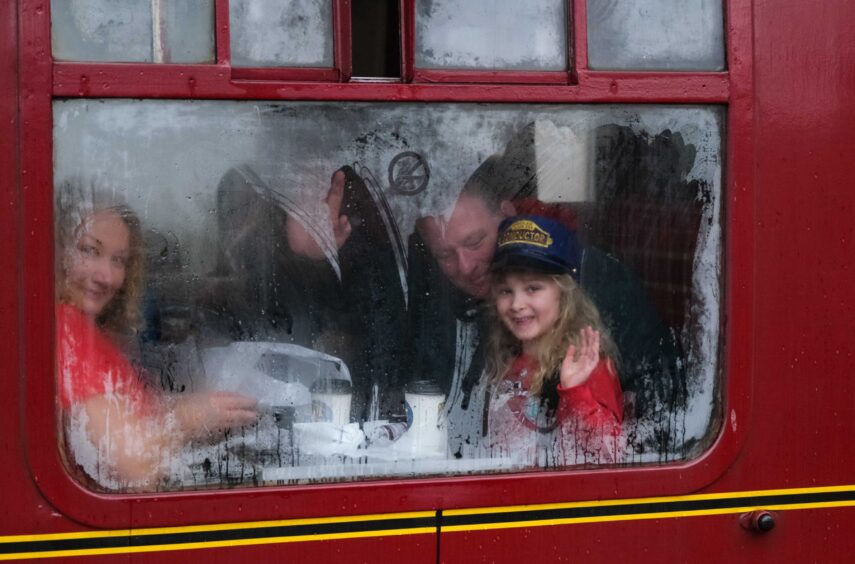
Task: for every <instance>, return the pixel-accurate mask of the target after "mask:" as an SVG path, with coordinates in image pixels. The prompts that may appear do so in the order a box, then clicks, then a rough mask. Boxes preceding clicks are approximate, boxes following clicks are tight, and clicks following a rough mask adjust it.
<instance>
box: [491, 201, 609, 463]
mask: <svg viewBox="0 0 855 564" xmlns="http://www.w3.org/2000/svg"><path fill="white" fill-rule="evenodd" d="M580 261H581V252H580V250H579V245H578V243H577V241H576V238H575V234H574V233H573V232H571V231H569V230H568V229H566V228H565V227H564V226H562V225H561V224H559V223H557V222H554V221H552V220H550V219H547V218H544V217H539V216H516V217H512V218H509V219H506V220H504V221H503V222H502V224H501V225H500V226H499V239H498V243H497V248H496V253H495V255H494V257H493V260H492V263H491V271H492V276H493V290H492V293H493V305H494V314H495V316H496V318H497V319H496V320H495V322H494V324H493V329H492V332H491V336H490V344H489V352H488V357H487V371H488V374H489V375H490V378H491V384H492V386H491V400H490V407H489V414H488V416H489V421H488V430H489V437H488V440H489V446H490V448H491V450H492V452H493V453H494V455H503V456H513V457H518V458H519V459H520V460H521V461H522V462H523V463H525V464H536V465H540V466H552V465H565V464H582V463H608V462H615V461H616V460H617V458H618V455H619V451H620V450H621V449H620V446H619V435H620V426H621V422H622V420H623V394H622V392H621V389H620V383H619V381H618V378H617V372H616V370H617V369H616V358H617V351H616V350H615V346H614V344H613V342H612V341H611V339H610V338H609V335H608V333H607V332H606V330H605V328H604V326H603V322H602V321H601V319H600V315H599V313H598V312H597V308H596V307H595V306H594V304H593V303H592V302H591V300H590V299H589V298H588V297H587V296H586V295H585V293H584V291H583V290H582V289H581V288H580V287H579V285H578V283H577V279H578V272H579V265H580Z"/></svg>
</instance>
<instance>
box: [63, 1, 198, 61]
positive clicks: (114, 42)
mask: <svg viewBox="0 0 855 564" xmlns="http://www.w3.org/2000/svg"><path fill="white" fill-rule="evenodd" d="M51 37H52V44H53V56H54V58H55V59H57V60H64V61H106V62H142V63H209V62H213V61H214V0H187V1H182V2H174V1H168V0H51Z"/></svg>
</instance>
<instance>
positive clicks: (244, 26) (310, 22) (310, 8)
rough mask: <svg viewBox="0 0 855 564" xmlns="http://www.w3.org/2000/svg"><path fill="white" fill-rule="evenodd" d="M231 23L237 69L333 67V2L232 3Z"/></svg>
mask: <svg viewBox="0 0 855 564" xmlns="http://www.w3.org/2000/svg"><path fill="white" fill-rule="evenodd" d="M229 23H230V26H231V52H232V62H233V63H234V65H235V66H242V67H331V66H333V39H332V3H331V2H328V1H324V0H231V1H230V2H229Z"/></svg>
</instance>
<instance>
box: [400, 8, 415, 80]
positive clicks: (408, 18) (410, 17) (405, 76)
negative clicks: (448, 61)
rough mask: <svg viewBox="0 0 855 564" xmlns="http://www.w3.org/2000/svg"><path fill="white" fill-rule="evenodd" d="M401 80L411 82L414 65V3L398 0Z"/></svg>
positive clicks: (413, 75) (413, 76)
mask: <svg viewBox="0 0 855 564" xmlns="http://www.w3.org/2000/svg"><path fill="white" fill-rule="evenodd" d="M400 2H401V3H400V16H401V37H400V40H401V82H413V80H414V78H415V67H416V3H415V0H400Z"/></svg>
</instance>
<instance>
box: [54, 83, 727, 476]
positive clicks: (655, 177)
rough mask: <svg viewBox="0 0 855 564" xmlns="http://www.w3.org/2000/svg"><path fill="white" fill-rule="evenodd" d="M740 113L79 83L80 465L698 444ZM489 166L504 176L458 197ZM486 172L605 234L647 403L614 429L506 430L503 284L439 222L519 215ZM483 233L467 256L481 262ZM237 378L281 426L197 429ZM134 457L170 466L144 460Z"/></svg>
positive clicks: (69, 129) (72, 373)
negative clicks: (494, 200) (176, 92)
mask: <svg viewBox="0 0 855 564" xmlns="http://www.w3.org/2000/svg"><path fill="white" fill-rule="evenodd" d="M724 117H725V116H724V111H723V110H722V109H721V108H718V107H703V106H656V105H645V106H632V105H626V106H607V105H596V106H594V105H591V106H572V107H568V106H566V105H523V104H515V105H483V104H432V105H428V104H414V103H409V104H404V103H397V104H396V103H370V104H369V103H339V102H336V103H322V102H317V103H316V102H283V103H274V102H263V103H260V102H235V101H162V100H161V101H153V100H152V101H139V100H121V99H109V100H85V99H80V100H60V101H56V102H54V148H55V154H54V162H55V171H54V174H55V179H56V187H55V201H56V206H57V210H56V217H57V231H56V232H57V237H58V241H57V242H58V249H60V250H59V252H58V253H57V254H58V258H57V260H58V264H57V275H58V278H57V288H58V291H57V295H58V296H59V297H60V298H59V303H58V306H57V312H58V313H57V320H58V323H59V326H58V331H57V335H58V337H57V339H58V341H57V343H58V344H57V346H58V355H57V356H58V359H59V363H60V364H59V366H58V371H57V377H58V380H57V387H58V390H59V396H60V397H59V401H58V405H59V406H60V410H61V418H62V421H63V423H64V429H65V433H64V443H65V444H64V445H63V446H62V448H63V452H64V453H65V455H66V458H67V460H68V462H69V467H70V468H71V469H72V471H73V472H74V473H75V474H76V475H78V476H79V477H80V478H81V479H82V480H84V481H86V482H87V483H90V484H93V485H94V486H96V487H100V488H102V489H107V490H127V489H143V490H149V489H193V488H199V487H211V486H220V487H229V486H234V485H239V486H254V485H281V484H299V483H314V482H319V481H350V480H361V479H369V478H378V477H412V476H430V475H463V474H473V473H497V472H516V471H532V470H544V469H551V468H566V467H573V466H576V465H580V464H585V465H591V464H602V465H606V466H607V467H611V465H614V464H618V465H622V464H626V465H635V464H659V463H664V462H669V461H675V460H686V459H689V458H692V457H695V456H697V455H699V454H700V453H702V452H703V451H704V449H705V448H706V447H707V446H708V445H709V444H710V442H711V438H712V437H714V436H715V433H716V430H717V428H718V425H719V419H720V413H719V410H720V398H719V395H718V394H719V393H720V389H721V386H720V382H717V380H716V378H717V375H718V373H719V367H718V359H719V358H720V348H719V347H720V339H721V335H720V307H721V301H720V300H721V293H722V288H721V277H720V271H721V260H722V257H721V252H722V239H721V238H722V235H721V205H722V184H721V183H722V179H721V177H722V170H721V159H722V134H723V131H722V127H723V126H722V124H723V120H724ZM336 171H340V172H338V173H337V174H335V175H334V173H336ZM331 177H332V180H331ZM331 185H332V186H334V187H336V189H338V188H341V194H340V198H341V200H340V206H339V205H337V204H335V207H336V208H337V209H335V210H331V209H330V204H329V202H337V201H339V200H338V197H333V198H328V196H329V194H330V191H331ZM464 185H467V186H470V187H471V186H476V187H477V186H481V187H482V188H483V189H485V190H486V192H485V191H483V190H482V191H481V192H478V191H477V189H476V190H475V192H472V191H471V190H472V188H467V192H466V196H464V197H461V189H462V187H463V186H464ZM487 193H497V194H498V196H497V197H498V198H499V199H500V200H502V201H504V200H507V201H508V202H510V203H511V204H513V206H515V207H516V210H517V212H523V211H527V210H528V211H533V210H538V209H539V210H541V212H547V213H552V214H555V216H556V217H560V218H562V221H565V222H567V224H568V225H570V224H575V226H576V229H577V230H578V234H579V237H580V239H581V240H582V241H583V243H584V244H585V247H586V249H585V252H584V254H583V255H582V259H581V260H582V263H581V275H580V282H579V284H580V285H581V287H582V288H583V290H584V291H585V292H586V293H587V294H588V295H589V297H590V298H591V299H592V301H593V302H594V304H595V305H596V307H597V308H598V309H599V311H600V314H601V316H602V317H603V319H604V322H605V324H606V327H607V328H608V330H609V332H610V334H611V335H612V338H613V340H614V341H615V343H616V344H617V347H618V349H619V354H620V359H619V363H618V373H619V375H620V379H621V384H622V388H623V392H624V394H623V395H624V400H625V406H624V414H623V415H624V417H623V425H622V431H621V434H620V435H619V436H618V437H613V439H614V440H612V441H611V443H610V444H609V445H605V446H603V445H599V446H596V445H594V446H592V445H591V444H590V442H586V443H585V444H581V443H580V440H579V439H578V436H577V435H574V433H573V432H572V431H566V430H564V429H561V431H560V432H559V431H557V430H555V429H553V428H550V427H549V426H548V425H547V429H546V431H547V432H533V433H532V432H531V429H530V428H528V427H526V426H525V425H523V426H518V428H517V430H518V432H517V431H515V434H514V436H513V437H511V438H512V439H513V440H505V438H503V437H502V436H501V434H499V433H497V432H496V429H492V428H490V426H491V425H492V423H491V421H493V420H494V418H493V417H492V413H491V410H492V409H493V407H494V406H496V405H498V404H497V403H496V402H497V401H498V400H496V399H495V398H496V397H497V396H496V394H495V393H494V391H495V390H494V389H493V388H492V387H491V384H489V383H488V381H487V378H486V375H485V373H484V367H485V361H486V355H487V352H486V351H487V349H486V348H485V346H484V344H485V341H486V332H487V331H488V330H489V328H490V324H491V321H490V317H489V315H488V313H487V312H488V310H489V307H490V306H489V301H486V302H485V301H483V300H481V299H480V297H482V296H478V291H476V290H473V289H472V288H473V287H474V286H473V285H474V284H476V283H477V272H476V276H475V278H473V279H471V280H468V279H467V278H466V277H465V276H463V275H462V274H461V272H463V271H458V270H455V268H453V261H449V259H448V253H447V250H448V249H447V248H445V247H443V245H442V244H438V243H437V241H440V242H442V241H443V240H442V239H436V238H435V237H434V238H432V237H433V235H431V233H434V234H436V233H437V231H433V232H432V231H431V226H432V225H433V226H434V227H435V226H444V230H445V231H440V233H443V234H442V235H441V236H442V237H447V238H448V240H450V239H451V237H452V235H451V231H452V230H454V229H458V230H459V229H460V227H461V226H460V224H459V222H458V223H455V216H454V214H455V211H456V210H459V209H461V206H464V202H468V204H466V205H470V206H471V205H473V202H475V204H474V205H475V207H474V208H472V207H470V208H468V209H469V211H470V212H473V213H475V212H478V213H476V214H475V217H476V219H470V220H469V221H467V222H466V223H465V224H464V227H465V228H467V229H476V230H481V232H482V235H484V236H485V237H487V236H489V235H490V230H489V229H488V228H487V227H486V226H487V223H484V218H485V217H491V218H495V217H496V215H495V214H496V213H499V212H498V211H494V212H490V213H488V212H487V211H485V210H487V209H493V208H488V207H487V205H486V204H484V202H485V200H484V198H485V197H486V196H484V194H487ZM479 194H480V195H479ZM538 202H539V203H538ZM119 205H121V206H125V207H122V208H116V206H119ZM478 205H483V206H484V207H482V208H478ZM538 206H542V207H538ZM104 209H112V210H113V212H111V213H112V215H111V213H99V210H104ZM498 209H503V208H501V207H500V208H498ZM115 210H123V211H122V212H121V213H119V212H117V211H115ZM479 210H480V212H479ZM504 211H507V209H504ZM130 212H133V213H134V214H135V216H136V217H138V218H139V222H138V224H136V227H127V226H128V225H131V224H133V221H131V222H130V223H128V222H127V221H125V219H127V218H128V217H132V215H133V214H131V215H129V214H130ZM479 213H480V215H479ZM485 214H486V215H485ZM490 214H493V215H490ZM342 216H345V217H347V222H346V223H342V219H341V217H342ZM331 217H332V218H333V219H335V222H334V221H333V220H332V219H331ZM431 218H432V219H431ZM478 218H480V219H478ZM122 222H124V223H122ZM122 225H126V227H125V228H123V227H122ZM347 225H349V231H348V229H346V226H347ZM455 225H456V227H455ZM492 225H493V226H494V225H495V224H492ZM110 229H112V230H113V231H112V235H111V231H110ZM137 232H138V234H139V235H138V236H132V235H133V233H137ZM117 233H118V235H117ZM492 233H493V235H492V237H495V227H493V232H492ZM84 235H86V236H87V237H88V238H84ZM92 239H95V240H97V241H98V244H99V245H101V246H100V247H98V246H97V245H95V244H94V242H93V241H92ZM464 239H466V238H465V237H464ZM475 239H477V240H475ZM475 239H472V240H468V242H467V243H466V245H469V246H471V248H470V247H469V246H466V245H464V246H463V247H461V248H457V249H456V250H455V252H463V253H467V254H468V253H470V251H472V254H471V256H481V257H483V256H484V255H482V254H480V251H479V250H478V249H479V248H480V247H478V245H479V244H480V241H482V240H483V238H481V239H478V237H476V238H475ZM487 240H488V241H490V240H491V239H487ZM117 241H118V242H117ZM90 247H95V248H90ZM108 247H109V248H108ZM485 248H487V247H485ZM489 249H492V246H489V248H487V250H488V253H487V255H486V256H487V257H489V256H490V254H491V252H489ZM452 254H453V253H452ZM111 257H112V258H111ZM478 260H481V261H484V260H486V259H484V258H481V259H478ZM135 261H136V262H135ZM476 263H477V261H476ZM134 264H137V265H142V266H144V268H143V270H144V271H145V276H144V278H142V280H143V281H142V282H140V281H139V280H140V279H139V278H137V277H135V276H136V275H133V273H132V272H131V271H132V270H134V268H132V267H133V265H134ZM87 265H88V266H87ZM98 265H100V266H99V268H102V269H103V270H100V271H99V270H98V268H95V267H96V266H98ZM478 265H480V266H478ZM476 266H477V268H481V269H483V268H485V264H484V263H483V262H481V263H477V264H476ZM119 267H121V268H123V269H124V270H122V272H121V274H122V275H121V276H119V273H117V271H116V269H117V268H119ZM480 272H483V270H481V271H480ZM135 281H136V282H135ZM116 300H120V301H121V303H122V304H124V306H123V307H118V306H117V305H116V304H118V303H119V302H117V301H116ZM108 311H112V312H113V313H112V314H111V316H113V317H112V321H109V322H108V321H107V320H106V318H105V317H104V316H106V313H105V312H108ZM118 314H120V315H118ZM69 336H73V337H74V338H71V339H70V340H69ZM81 336H85V338H83V337H81ZM215 391H220V392H223V391H226V392H232V393H234V394H240V396H239V397H249V398H252V401H257V405H256V406H255V407H250V408H248V409H250V410H253V409H256V410H257V412H253V415H252V416H253V417H257V421H255V422H253V423H252V424H241V422H239V421H238V422H236V421H234V420H219V421H220V427H217V426H215V425H208V428H207V431H206V432H202V433H196V432H192V431H193V429H196V428H195V427H193V425H194V424H195V423H198V422H199V421H201V420H205V418H206V417H208V416H210V413H209V412H208V411H206V409H207V410H212V409H216V408H217V404H218V401H221V400H222V398H220V400H218V399H217V398H212V396H211V394H212V393H213V392H215ZM232 399H234V397H232ZM111 406H112V407H111ZM219 407H220V408H221V407H222V405H220V406H219ZM534 408H535V409H537V408H538V405H537V404H535V405H534ZM256 413H257V414H256ZM128 414H134V415H135V416H136V418H135V419H132V418H130V417H129V415H128ZM188 414H189V415H188ZM120 415H124V419H121V418H120V419H116V418H118V417H119V416H120ZM547 415H548V414H547ZM98 425H100V427H98ZM229 425H231V428H230V429H229V430H228V431H227V432H222V431H219V430H217V429H219V428H221V427H222V426H227V427H228V426H229ZM106 428H109V429H112V430H113V432H114V433H115V432H116V431H117V430H121V434H120V435H119V436H116V435H112V434H107V433H106V432H105V431H104V429H106ZM98 429H101V432H100V433H99V432H98ZM164 430H167V431H168V432H169V433H170V434H171V437H172V438H171V439H169V440H166V438H165V437H164V436H163V435H164V432H165V431H164ZM119 446H122V448H123V449H124V450H122V449H120V448H119ZM135 449H136V450H135ZM122 453H124V454H125V455H127V456H124V457H121V456H120V454H122ZM129 453H130V454H129ZM131 454H136V458H134V457H133V456H130V455H131ZM128 456H130V458H131V460H137V462H138V463H137V465H136V468H138V469H139V468H148V470H147V472H148V473H147V474H145V475H144V476H142V477H141V476H139V475H131V476H128V475H126V474H123V472H122V467H121V466H120V463H121V462H124V461H126V458H127V457H128ZM140 461H142V462H145V463H146V464H147V466H144V465H143V464H142V462H140Z"/></svg>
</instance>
